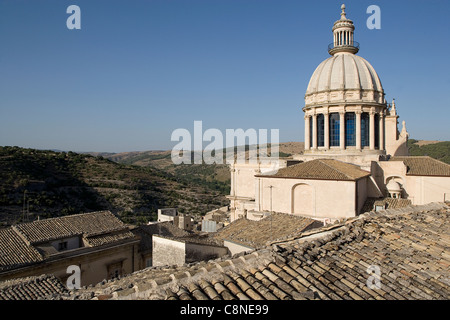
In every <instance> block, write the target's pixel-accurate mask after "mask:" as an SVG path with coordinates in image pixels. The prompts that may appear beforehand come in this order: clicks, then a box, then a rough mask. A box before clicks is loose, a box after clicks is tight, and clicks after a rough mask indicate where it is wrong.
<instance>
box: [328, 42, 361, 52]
mask: <svg viewBox="0 0 450 320" xmlns="http://www.w3.org/2000/svg"><path fill="white" fill-rule="evenodd" d="M358 51H359V42H356V41H353V42H352V44H340V45H335V44H334V42H332V43H330V44H329V45H328V53H329V54H331V55H334V54H335V53H338V52H351V53H357V52H358Z"/></svg>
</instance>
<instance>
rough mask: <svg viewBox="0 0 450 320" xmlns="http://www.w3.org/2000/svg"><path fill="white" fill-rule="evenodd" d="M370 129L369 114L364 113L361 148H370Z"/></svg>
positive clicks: (362, 115)
mask: <svg viewBox="0 0 450 320" xmlns="http://www.w3.org/2000/svg"><path fill="white" fill-rule="evenodd" d="M369 137H370V128H369V114H368V113H367V112H363V113H362V114H361V147H368V146H369V141H370V140H369V139H370V138H369Z"/></svg>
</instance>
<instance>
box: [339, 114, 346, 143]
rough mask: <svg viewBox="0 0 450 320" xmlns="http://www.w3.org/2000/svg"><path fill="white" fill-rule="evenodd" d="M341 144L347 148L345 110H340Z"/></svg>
mask: <svg viewBox="0 0 450 320" xmlns="http://www.w3.org/2000/svg"><path fill="white" fill-rule="evenodd" d="M339 146H340V147H341V150H344V149H345V111H339Z"/></svg>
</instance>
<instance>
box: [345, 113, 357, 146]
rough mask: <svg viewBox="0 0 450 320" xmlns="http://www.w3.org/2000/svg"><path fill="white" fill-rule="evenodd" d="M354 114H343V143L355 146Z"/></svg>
mask: <svg viewBox="0 0 450 320" xmlns="http://www.w3.org/2000/svg"><path fill="white" fill-rule="evenodd" d="M355 118H356V116H355V114H354V113H353V112H347V113H346V114H345V145H346V146H356V131H355V130H356V129H355V127H356V125H355V121H356V119H355Z"/></svg>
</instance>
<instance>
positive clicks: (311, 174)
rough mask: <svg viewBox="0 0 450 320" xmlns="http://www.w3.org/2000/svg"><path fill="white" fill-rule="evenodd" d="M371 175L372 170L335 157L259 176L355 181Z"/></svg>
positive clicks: (303, 163)
mask: <svg viewBox="0 0 450 320" xmlns="http://www.w3.org/2000/svg"><path fill="white" fill-rule="evenodd" d="M369 175H370V172H368V171H365V170H362V169H361V168H360V167H358V166H356V165H354V164H350V163H346V162H342V161H338V160H334V159H316V160H311V161H307V162H302V163H299V164H295V165H292V166H289V167H286V168H282V169H280V170H278V172H277V173H275V174H273V175H270V174H269V175H258V176H257V177H268V178H297V179H318V180H344V181H355V180H358V179H361V178H363V177H367V176H369Z"/></svg>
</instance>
